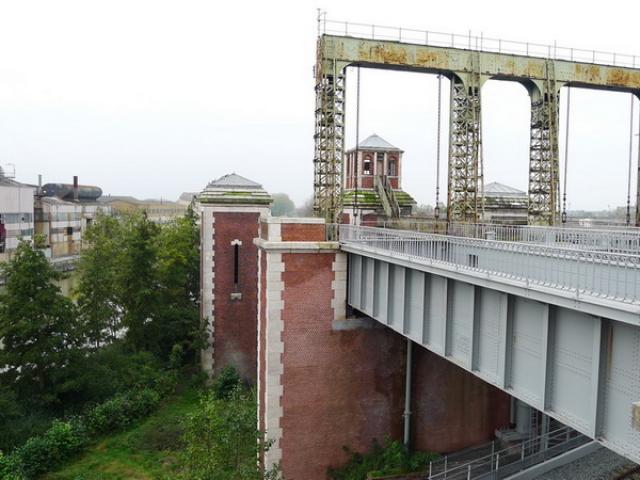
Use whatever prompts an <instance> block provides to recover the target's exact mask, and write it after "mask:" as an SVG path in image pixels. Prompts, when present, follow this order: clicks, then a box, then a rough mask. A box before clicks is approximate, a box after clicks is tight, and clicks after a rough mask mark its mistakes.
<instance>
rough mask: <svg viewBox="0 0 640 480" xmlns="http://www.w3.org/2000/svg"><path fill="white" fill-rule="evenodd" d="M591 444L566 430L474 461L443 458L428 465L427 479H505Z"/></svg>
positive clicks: (576, 433)
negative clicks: (459, 461) (461, 461)
mask: <svg viewBox="0 0 640 480" xmlns="http://www.w3.org/2000/svg"><path fill="white" fill-rule="evenodd" d="M589 441H590V439H589V438H588V437H586V436H584V435H582V434H581V433H579V432H577V431H575V430H573V429H572V428H570V427H563V428H561V429H558V430H556V431H553V432H550V433H547V434H544V435H540V436H539V437H536V438H533V439H531V440H527V441H524V442H522V443H518V444H514V445H510V446H508V447H506V448H503V449H501V450H499V451H495V452H492V453H491V454H489V455H485V456H483V457H480V458H477V459H474V460H472V461H467V462H463V463H457V462H453V463H452V462H451V461H450V459H449V458H448V457H443V458H442V459H440V460H438V461H436V462H431V463H430V464H429V471H428V473H427V474H426V475H425V477H424V478H425V479H428V480H471V479H480V478H485V479H498V478H506V477H508V476H510V475H513V474H515V473H517V472H520V471H522V470H525V469H527V468H530V467H532V466H533V465H537V464H540V463H543V462H545V461H547V460H549V459H551V458H554V457H557V456H558V455H561V454H563V453H565V452H567V451H569V450H572V449H574V448H576V447H579V446H581V445H584V444H586V443H588V442H589Z"/></svg>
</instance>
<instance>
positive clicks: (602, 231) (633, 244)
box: [376, 219, 640, 255]
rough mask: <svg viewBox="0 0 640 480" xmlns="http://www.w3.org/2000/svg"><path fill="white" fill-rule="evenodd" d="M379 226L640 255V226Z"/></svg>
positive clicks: (403, 222) (395, 222) (420, 223)
mask: <svg viewBox="0 0 640 480" xmlns="http://www.w3.org/2000/svg"><path fill="white" fill-rule="evenodd" d="M376 226H380V227H382V228H395V229H401V230H415V231H418V232H423V233H439V234H447V235H451V236H455V237H467V238H481V239H485V240H497V241H502V242H524V243H537V244H545V245H554V246H557V247H564V248H577V249H581V250H598V251H602V252H612V253H627V254H631V255H640V228H636V227H626V228H622V227H620V228H609V227H579V226H558V227H544V226H531V225H502V224H491V223H447V222H444V221H443V222H437V223H436V222H434V221H412V220H411V219H399V220H390V221H384V222H380V223H379V224H377V225H376Z"/></svg>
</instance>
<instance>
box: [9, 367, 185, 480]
mask: <svg viewBox="0 0 640 480" xmlns="http://www.w3.org/2000/svg"><path fill="white" fill-rule="evenodd" d="M171 378H172V379H175V377H171ZM167 386H168V383H166V382H164V381H159V382H156V386H155V388H151V387H144V388H137V389H133V390H131V391H128V392H125V393H122V394H118V395H116V396H115V397H114V398H112V399H109V400H107V401H106V402H103V403H101V404H99V405H97V406H95V407H94V408H92V409H90V410H89V411H88V412H87V413H86V414H85V415H84V416H80V417H76V418H74V419H72V420H70V421H54V422H53V424H52V426H51V427H50V428H49V429H48V430H47V431H46V432H45V433H44V434H43V435H39V436H34V437H31V438H30V439H29V440H27V442H26V443H25V444H24V445H22V446H21V447H19V448H18V449H16V450H15V451H14V452H13V453H12V454H11V455H8V456H5V457H2V456H0V473H2V475H3V476H0V478H2V479H5V478H15V479H22V478H25V479H32V478H36V477H37V476H38V475H40V474H42V473H44V472H48V471H50V470H52V469H55V468H57V467H58V466H60V465H61V464H62V463H63V462H65V461H66V460H68V459H69V458H70V457H72V456H73V455H75V454H76V453H78V452H80V451H81V450H83V449H84V448H86V446H87V445H88V444H89V443H91V442H92V441H95V440H96V439H97V438H98V437H100V436H102V435H104V434H107V433H113V432H117V431H120V430H122V429H124V428H126V427H128V426H130V425H131V424H132V423H134V422H135V421H137V420H139V419H141V418H144V417H146V416H147V415H149V413H151V412H152V411H153V410H154V409H155V408H156V407H157V406H158V404H159V403H160V399H161V396H162V393H164V392H166V391H167ZM173 387H175V383H174V384H173Z"/></svg>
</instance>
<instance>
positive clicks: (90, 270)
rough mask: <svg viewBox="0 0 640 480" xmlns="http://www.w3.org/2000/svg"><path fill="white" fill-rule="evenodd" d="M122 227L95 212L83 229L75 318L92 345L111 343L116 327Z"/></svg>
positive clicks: (115, 335) (113, 219)
mask: <svg viewBox="0 0 640 480" xmlns="http://www.w3.org/2000/svg"><path fill="white" fill-rule="evenodd" d="M122 236H123V227H122V224H121V222H120V221H118V220H117V219H115V218H113V217H108V216H105V215H102V214H99V215H98V216H97V218H96V219H95V221H94V222H93V223H92V224H91V225H90V226H89V227H88V228H87V231H86V233H85V234H84V240H85V241H86V242H87V243H88V244H89V245H90V248H86V249H84V250H83V251H82V254H81V257H80V261H79V264H78V273H79V278H80V281H79V284H78V286H77V289H76V292H75V293H76V297H77V298H76V302H77V305H78V314H79V320H80V322H81V323H82V327H83V333H84V334H85V337H86V339H87V341H88V342H90V343H91V344H92V345H94V346H95V347H96V348H100V346H101V345H102V344H104V343H109V342H113V341H114V340H115V339H116V337H117V334H118V331H119V330H120V312H119V308H118V298H117V290H116V289H115V288H114V286H115V285H116V278H117V272H118V266H119V262H120V252H121V249H122Z"/></svg>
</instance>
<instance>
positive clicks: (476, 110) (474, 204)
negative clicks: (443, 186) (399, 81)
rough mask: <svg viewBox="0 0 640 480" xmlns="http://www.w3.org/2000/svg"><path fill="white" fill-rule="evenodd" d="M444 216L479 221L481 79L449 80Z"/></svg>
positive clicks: (454, 77) (450, 218)
mask: <svg viewBox="0 0 640 480" xmlns="http://www.w3.org/2000/svg"><path fill="white" fill-rule="evenodd" d="M450 102H451V113H450V118H449V175H448V177H449V178H448V187H449V188H448V207H447V217H448V219H449V221H450V222H471V223H476V222H477V221H478V213H479V210H480V203H479V202H480V201H481V197H480V196H479V194H478V193H479V192H478V190H479V184H480V178H479V158H480V148H481V146H480V145H481V138H480V132H481V128H480V81H479V80H477V81H475V82H473V81H467V82H465V81H464V80H462V79H461V78H460V77H457V76H453V77H452V79H451V99H450Z"/></svg>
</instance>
